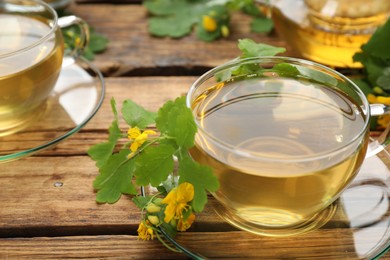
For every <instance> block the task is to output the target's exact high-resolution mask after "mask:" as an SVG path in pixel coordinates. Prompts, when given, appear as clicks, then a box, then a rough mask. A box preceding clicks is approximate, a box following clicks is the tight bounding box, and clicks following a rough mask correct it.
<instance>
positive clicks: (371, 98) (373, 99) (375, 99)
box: [367, 94, 390, 106]
mask: <svg viewBox="0 0 390 260" xmlns="http://www.w3.org/2000/svg"><path fill="white" fill-rule="evenodd" d="M367 100H368V102H370V103H371V104H372V103H380V104H385V105H388V106H389V105H390V97H384V96H375V95H373V94H368V95H367Z"/></svg>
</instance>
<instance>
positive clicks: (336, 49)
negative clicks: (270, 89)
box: [257, 0, 390, 68]
mask: <svg viewBox="0 0 390 260" xmlns="http://www.w3.org/2000/svg"><path fill="white" fill-rule="evenodd" d="M257 1H258V2H259V3H260V4H262V5H266V6H269V7H270V8H269V10H270V14H271V16H272V19H273V21H274V23H275V28H276V30H277V31H278V32H279V33H280V35H281V36H282V37H283V38H284V39H285V40H286V41H287V42H288V43H289V45H290V46H291V47H292V48H293V49H294V50H295V51H296V52H297V53H298V54H299V55H301V56H302V57H303V58H305V59H309V60H313V61H316V62H319V63H321V64H325V65H328V66H332V67H340V68H360V67H362V64H361V63H359V62H354V61H353V55H354V54H355V53H356V52H359V51H360V48H361V46H362V45H363V44H365V43H367V42H368V40H369V39H370V38H371V36H372V34H373V33H374V32H375V31H376V30H377V28H378V27H380V26H382V25H383V24H385V22H386V21H387V19H389V17H390V1H388V0H353V1H350V0H270V1H268V0H257Z"/></svg>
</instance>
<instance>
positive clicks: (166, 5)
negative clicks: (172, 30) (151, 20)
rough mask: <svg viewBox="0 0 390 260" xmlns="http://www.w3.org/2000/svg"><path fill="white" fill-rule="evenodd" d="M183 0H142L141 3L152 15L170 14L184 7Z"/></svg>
mask: <svg viewBox="0 0 390 260" xmlns="http://www.w3.org/2000/svg"><path fill="white" fill-rule="evenodd" d="M185 2H186V1H183V0H144V1H143V5H144V6H145V7H146V9H147V10H148V11H149V12H150V13H151V14H153V15H164V16H165V15H171V14H175V12H177V10H182V9H184V8H186V3H185Z"/></svg>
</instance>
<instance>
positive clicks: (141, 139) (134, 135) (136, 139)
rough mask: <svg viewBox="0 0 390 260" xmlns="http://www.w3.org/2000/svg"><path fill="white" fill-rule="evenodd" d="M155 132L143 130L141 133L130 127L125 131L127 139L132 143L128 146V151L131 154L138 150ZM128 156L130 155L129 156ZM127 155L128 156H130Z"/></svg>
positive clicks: (136, 128) (137, 129)
mask: <svg viewBox="0 0 390 260" xmlns="http://www.w3.org/2000/svg"><path fill="white" fill-rule="evenodd" d="M155 134H156V132H155V131H153V130H145V131H143V132H141V130H139V128H138V127H132V128H130V129H129V131H127V137H128V138H129V139H130V140H131V141H133V142H132V143H131V146H130V150H131V152H132V153H134V152H136V151H137V150H138V148H139V147H140V146H141V145H143V143H145V142H146V140H147V139H148V136H149V135H155ZM132 153H131V154H132ZM131 154H130V155H131ZM130 155H129V156H130Z"/></svg>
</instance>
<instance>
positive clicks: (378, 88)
mask: <svg viewBox="0 0 390 260" xmlns="http://www.w3.org/2000/svg"><path fill="white" fill-rule="evenodd" d="M372 90H374V92H375V93H377V94H383V89H382V88H380V87H374V88H373V89H372Z"/></svg>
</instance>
